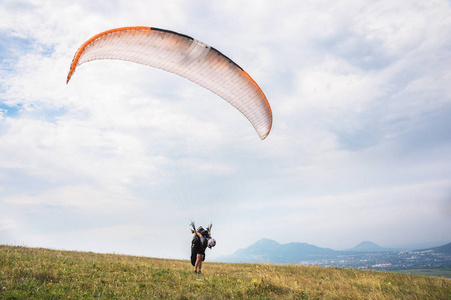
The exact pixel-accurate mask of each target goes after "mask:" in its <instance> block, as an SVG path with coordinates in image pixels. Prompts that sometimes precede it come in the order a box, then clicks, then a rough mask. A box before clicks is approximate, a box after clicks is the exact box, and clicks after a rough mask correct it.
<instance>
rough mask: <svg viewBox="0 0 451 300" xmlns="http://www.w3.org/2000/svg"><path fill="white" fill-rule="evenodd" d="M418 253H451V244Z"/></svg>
mask: <svg viewBox="0 0 451 300" xmlns="http://www.w3.org/2000/svg"><path fill="white" fill-rule="evenodd" d="M417 251H433V252H436V253H451V243H448V244H446V245H443V246H439V247H433V248H429V249H422V250H417Z"/></svg>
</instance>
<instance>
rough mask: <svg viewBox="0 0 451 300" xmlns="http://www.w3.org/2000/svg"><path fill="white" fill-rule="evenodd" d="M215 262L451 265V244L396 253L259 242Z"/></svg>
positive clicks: (367, 245)
mask: <svg viewBox="0 0 451 300" xmlns="http://www.w3.org/2000/svg"><path fill="white" fill-rule="evenodd" d="M215 261H217V262H226V263H272V264H310V265H318V266H333V267H342V268H356V269H357V268H358V269H362V268H363V269H376V270H396V269H421V268H439V267H450V266H451V243H449V244H446V245H443V246H439V247H433V248H428V249H423V250H416V251H412V250H405V249H404V250H400V249H398V250H395V249H392V248H384V247H381V246H379V245H377V244H375V243H372V242H368V241H366V242H362V243H360V244H358V245H357V246H355V247H354V248H352V249H349V250H346V251H336V250H333V249H329V248H321V247H317V246H315V245H310V244H307V243H288V244H279V243H277V242H276V241H273V240H270V239H261V240H259V241H257V242H256V243H254V244H252V245H250V246H249V247H247V248H245V249H239V250H237V251H236V252H235V253H233V254H232V255H228V256H221V257H218V258H217V259H215Z"/></svg>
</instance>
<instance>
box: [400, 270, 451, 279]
mask: <svg viewBox="0 0 451 300" xmlns="http://www.w3.org/2000/svg"><path fill="white" fill-rule="evenodd" d="M393 272H396V273H403V274H412V275H424V276H435V277H445V278H451V268H435V269H408V270H395V271H393Z"/></svg>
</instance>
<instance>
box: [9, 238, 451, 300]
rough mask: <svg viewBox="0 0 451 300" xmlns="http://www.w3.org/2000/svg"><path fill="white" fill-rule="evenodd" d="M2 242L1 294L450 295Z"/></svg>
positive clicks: (390, 279)
mask: <svg viewBox="0 0 451 300" xmlns="http://www.w3.org/2000/svg"><path fill="white" fill-rule="evenodd" d="M203 272H204V273H203V274H202V275H197V274H194V272H193V268H192V267H191V264H190V263H189V261H186V260H169V259H156V258H148V257H135V256H126V255H113V254H96V253H91V252H89V253H86V252H73V251H57V250H48V249H41V248H26V247H13V246H1V245H0V299H450V298H449V297H450V295H451V279H447V278H437V277H431V276H418V275H409V274H398V273H394V272H380V271H367V270H365V271H358V270H353V269H338V268H325V267H315V266H294V265H283V266H281V265H269V264H225V263H209V262H206V263H205V265H204V270H203Z"/></svg>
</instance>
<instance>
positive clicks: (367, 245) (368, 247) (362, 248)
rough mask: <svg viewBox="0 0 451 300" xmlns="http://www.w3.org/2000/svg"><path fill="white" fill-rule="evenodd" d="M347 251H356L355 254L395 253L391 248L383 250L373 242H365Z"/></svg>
mask: <svg viewBox="0 0 451 300" xmlns="http://www.w3.org/2000/svg"><path fill="white" fill-rule="evenodd" d="M348 251H357V252H387V251H396V250H395V249H391V248H383V247H381V246H379V245H377V244H375V243H373V242H369V241H365V242H361V243H360V244H358V245H357V246H355V247H354V248H352V249H349V250H348Z"/></svg>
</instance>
